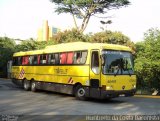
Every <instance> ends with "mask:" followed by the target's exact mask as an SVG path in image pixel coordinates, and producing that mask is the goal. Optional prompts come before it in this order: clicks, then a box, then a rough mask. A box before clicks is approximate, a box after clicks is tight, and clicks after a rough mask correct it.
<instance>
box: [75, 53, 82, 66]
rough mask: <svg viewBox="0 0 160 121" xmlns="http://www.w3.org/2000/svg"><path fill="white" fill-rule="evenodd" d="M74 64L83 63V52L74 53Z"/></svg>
mask: <svg viewBox="0 0 160 121" xmlns="http://www.w3.org/2000/svg"><path fill="white" fill-rule="evenodd" d="M73 63H74V64H80V63H81V52H75V53H74V61H73Z"/></svg>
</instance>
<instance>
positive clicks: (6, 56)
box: [0, 37, 15, 76]
mask: <svg viewBox="0 0 160 121" xmlns="http://www.w3.org/2000/svg"><path fill="white" fill-rule="evenodd" d="M14 47H15V43H14V41H13V40H12V39H10V38H8V37H0V60H1V61H0V71H1V73H3V74H2V75H3V76H4V75H6V65H7V62H8V60H11V59H12V54H13V52H14Z"/></svg>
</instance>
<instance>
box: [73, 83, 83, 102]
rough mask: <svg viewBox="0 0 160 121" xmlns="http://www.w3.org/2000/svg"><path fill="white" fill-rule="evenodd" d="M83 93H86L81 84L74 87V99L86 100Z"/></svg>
mask: <svg viewBox="0 0 160 121" xmlns="http://www.w3.org/2000/svg"><path fill="white" fill-rule="evenodd" d="M85 94H86V92H85V89H84V88H83V87H82V86H81V85H77V86H76V87H75V96H76V99H78V100H86V97H85Z"/></svg>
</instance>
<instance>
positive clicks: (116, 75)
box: [114, 67, 120, 76]
mask: <svg viewBox="0 0 160 121" xmlns="http://www.w3.org/2000/svg"><path fill="white" fill-rule="evenodd" d="M119 69H120V68H119V67H118V69H117V72H116V73H115V74H114V76H117V74H118V72H119Z"/></svg>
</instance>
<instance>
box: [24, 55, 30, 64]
mask: <svg viewBox="0 0 160 121" xmlns="http://www.w3.org/2000/svg"><path fill="white" fill-rule="evenodd" d="M28 62H29V58H28V56H24V57H22V65H27V64H28Z"/></svg>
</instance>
